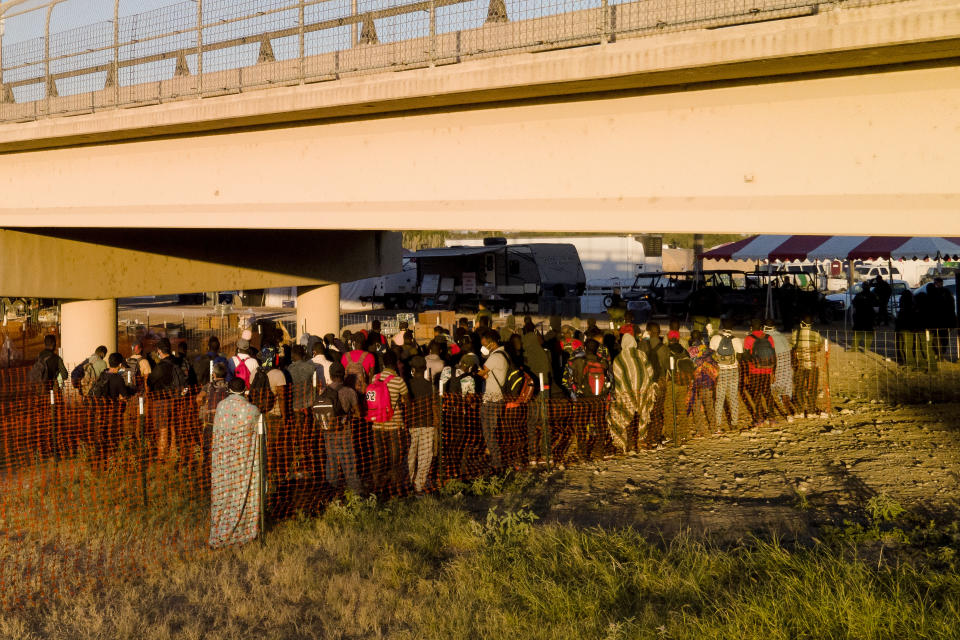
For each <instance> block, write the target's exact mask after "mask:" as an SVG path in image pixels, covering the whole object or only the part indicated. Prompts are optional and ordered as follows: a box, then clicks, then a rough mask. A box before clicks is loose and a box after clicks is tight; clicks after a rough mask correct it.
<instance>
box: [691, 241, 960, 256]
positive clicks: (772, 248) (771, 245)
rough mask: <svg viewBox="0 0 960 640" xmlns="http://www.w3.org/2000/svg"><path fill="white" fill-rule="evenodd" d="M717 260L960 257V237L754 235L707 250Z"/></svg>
mask: <svg viewBox="0 0 960 640" xmlns="http://www.w3.org/2000/svg"><path fill="white" fill-rule="evenodd" d="M703 257H704V258H707V259H714V260H767V261H770V262H792V261H794V260H801V261H802V260H957V259H960V238H936V237H934V238H930V237H921V236H776V235H769V236H750V237H747V238H743V239H742V240H737V241H736V242H730V243H728V244H724V245H720V246H719V247H714V248H713V249H710V250H709V251H706V252H704V254H703Z"/></svg>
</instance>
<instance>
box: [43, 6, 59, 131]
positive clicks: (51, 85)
mask: <svg viewBox="0 0 960 640" xmlns="http://www.w3.org/2000/svg"><path fill="white" fill-rule="evenodd" d="M54 6H56V3H55V2H54V3H51V4H50V6H49V7H47V21H46V26H45V27H44V32H43V33H44V35H43V62H44V76H45V78H46V91H45V92H44V93H45V95H44V99H45V100H46V102H47V113H48V114H49V113H50V98H52V97H54V98H55V97H56V94H57V84H56V82H54V80H53V78H52V77H51V76H50V19H51V18H52V17H53V7H54Z"/></svg>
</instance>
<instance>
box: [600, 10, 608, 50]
mask: <svg viewBox="0 0 960 640" xmlns="http://www.w3.org/2000/svg"><path fill="white" fill-rule="evenodd" d="M600 15H601V20H603V27H602V29H601V32H600V42H601V43H602V44H606V43H607V42H609V40H610V2H609V0H601V2H600Z"/></svg>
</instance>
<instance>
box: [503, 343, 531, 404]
mask: <svg viewBox="0 0 960 640" xmlns="http://www.w3.org/2000/svg"><path fill="white" fill-rule="evenodd" d="M500 353H501V354H502V355H503V357H504V358H506V359H507V377H506V378H505V379H504V381H503V384H501V385H500V390H501V391H502V392H503V397H504V399H509V402H508V403H507V408H508V409H511V408H513V407H516V406H519V405H521V404H526V403H527V402H530V399H531V398H533V394H534V393H536V385H535V384H534V382H533V376H531V375H530V374H529V373H527V372H526V371H524V370H523V369H521V368H520V367H517V366H514V364H513V362H512V361H511V360H510V356H508V355H507V354H506V352H504V351H501V352H500Z"/></svg>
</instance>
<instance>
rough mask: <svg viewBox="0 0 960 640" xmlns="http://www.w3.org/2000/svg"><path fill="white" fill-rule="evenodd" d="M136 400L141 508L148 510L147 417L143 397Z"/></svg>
mask: <svg viewBox="0 0 960 640" xmlns="http://www.w3.org/2000/svg"><path fill="white" fill-rule="evenodd" d="M137 400H138V403H139V406H138V410H139V412H138V414H137V439H138V440H139V441H140V446H139V449H140V492H141V494H142V495H143V508H144V509H149V508H150V501H149V499H148V498H147V455H148V449H147V443H146V431H147V416H146V414H145V413H144V407H143V396H140V397H139V398H138V399H137Z"/></svg>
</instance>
